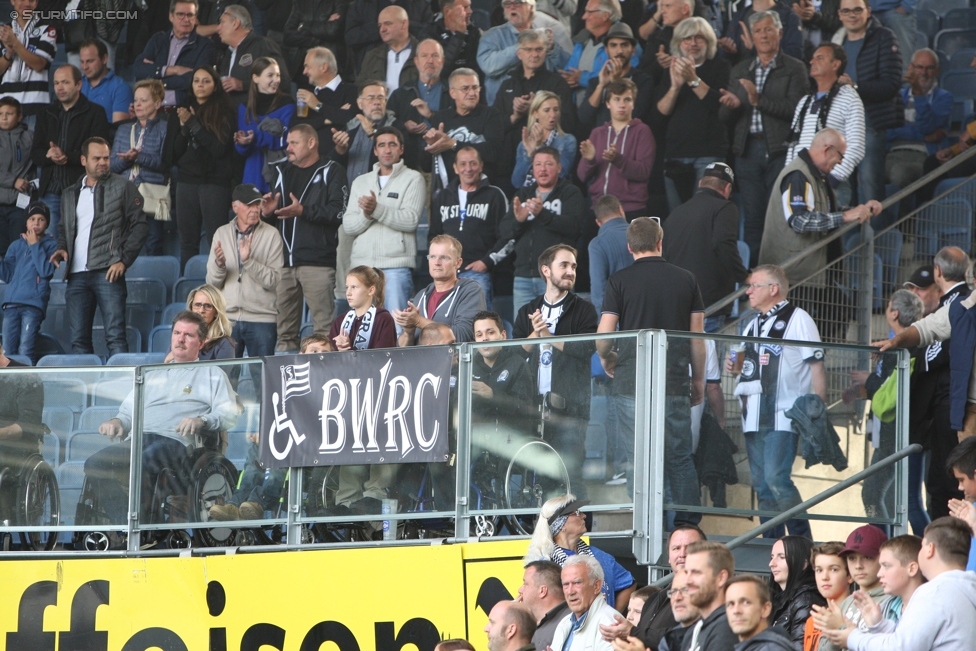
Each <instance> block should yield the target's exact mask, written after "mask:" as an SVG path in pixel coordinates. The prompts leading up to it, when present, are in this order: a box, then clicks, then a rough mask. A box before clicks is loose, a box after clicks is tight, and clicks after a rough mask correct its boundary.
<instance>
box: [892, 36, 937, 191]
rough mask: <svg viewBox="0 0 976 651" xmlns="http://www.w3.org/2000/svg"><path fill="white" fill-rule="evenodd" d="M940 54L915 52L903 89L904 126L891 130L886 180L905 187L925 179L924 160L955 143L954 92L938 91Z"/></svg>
mask: <svg viewBox="0 0 976 651" xmlns="http://www.w3.org/2000/svg"><path fill="white" fill-rule="evenodd" d="M939 72H940V71H939V55H938V54H936V53H935V52H933V51H932V50H930V49H929V48H923V49H921V50H918V51H917V52H915V55H914V56H912V62H911V63H910V64H909V65H908V73H907V74H906V75H905V81H906V82H907V83H908V85H907V86H905V87H904V88H902V89H901V100H902V103H904V105H905V126H902V127H897V128H895V129H888V134H887V137H888V155H887V157H886V158H885V177H886V178H885V180H886V181H887V182H888V183H894V184H895V185H897V186H898V187H900V188H904V187H906V186H908V185H910V184H911V183H913V182H914V181H916V180H918V179H919V178H921V177H922V174H923V173H924V169H925V159H926V158H927V157H928V156H929V155H931V154H934V153H935V152H937V151H939V150H940V149H943V148H945V147H950V146H951V145H952V142H950V141H949V139H948V137H947V136H948V133H947V130H948V129H949V117H950V115H951V114H952V101H953V99H952V93H950V92H949V91H947V90H945V89H943V88H939Z"/></svg>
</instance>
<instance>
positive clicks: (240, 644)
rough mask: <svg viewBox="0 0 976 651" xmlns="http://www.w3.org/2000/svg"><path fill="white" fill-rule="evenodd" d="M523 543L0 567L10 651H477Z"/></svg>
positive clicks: (513, 590) (511, 588) (511, 580)
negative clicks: (466, 645)
mask: <svg viewBox="0 0 976 651" xmlns="http://www.w3.org/2000/svg"><path fill="white" fill-rule="evenodd" d="M525 548H526V541H509V542H484V543H475V544H463V545H437V546H425V547H398V548H370V549H340V550H316V551H288V552H286V551H282V552H270V553H261V554H238V555H232V556H227V555H214V556H206V557H191V558H126V559H122V558H117V559H80V560H70V559H68V560H65V559H62V560H49V561H48V560H30V561H20V560H17V561H6V562H2V563H0V586H3V588H2V589H3V600H2V602H0V626H2V629H3V638H2V639H3V642H2V645H3V646H2V648H3V649H6V650H7V651H149V650H150V649H153V650H154V649H160V650H162V651H207V650H209V651H237V650H240V651H271V650H272V649H278V650H280V651H318V650H319V649H322V651H372V650H373V649H375V650H376V651H399V650H400V649H406V650H407V651H414V649H416V650H417V651H432V650H433V648H434V645H436V643H437V642H438V641H439V640H440V639H442V638H451V637H463V638H466V639H468V640H469V641H470V642H471V643H472V644H474V645H475V647H476V648H477V649H479V650H485V649H487V644H486V637H485V634H484V632H483V631H482V629H483V628H484V626H485V624H486V623H487V621H488V619H487V612H486V611H487V610H490V609H491V606H492V605H494V604H495V603H496V602H497V601H499V600H501V599H506V598H508V599H510V598H513V597H515V596H517V593H518V588H519V586H520V585H521V583H522V563H521V558H522V555H523V554H524V552H525Z"/></svg>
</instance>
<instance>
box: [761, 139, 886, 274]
mask: <svg viewBox="0 0 976 651" xmlns="http://www.w3.org/2000/svg"><path fill="white" fill-rule="evenodd" d="M846 151H847V142H846V141H845V140H844V136H842V135H841V134H840V132H839V131H837V130H836V129H830V128H827V129H823V130H822V131H820V133H818V134H817V135H816V136H814V137H813V142H811V143H810V148H809V149H802V150H800V152H799V153H798V154H797V156H796V158H794V159H793V162H791V163H790V164H789V165H787V166H786V167H785V168H783V171H782V172H780V173H779V176H778V177H777V178H776V182H775V183H774V184H773V191H772V194H771V195H770V197H769V205H768V206H767V207H766V226H765V229H764V230H763V237H762V246H761V247H760V249H759V264H764V265H768V264H782V263H783V262H785V261H786V260H787V259H789V258H791V257H792V256H793V255H794V254H796V253H799V252H800V251H803V250H805V249H807V248H809V247H811V246H813V245H814V244H816V243H817V242H818V241H819V240H820V239H821V238H823V237H824V236H826V235H827V233H828V232H830V231H832V230H834V229H836V228H839V227H840V226H841V225H843V224H846V223H848V222H853V221H858V222H861V223H862V224H863V223H864V222H866V221H867V220H869V219H871V217H873V216H874V215H877V214H879V213H880V212H881V203H880V202H878V201H874V200H871V201H868V202H867V203H865V204H861V205H859V206H856V207H854V208H851V209H849V210H844V211H843V212H842V211H841V209H840V208H839V207H838V201H837V197H836V196H835V195H834V191H833V190H832V189H831V187H830V184H829V183H828V182H827V176H828V175H829V174H830V172H831V170H833V169H834V167H836V166H837V165H839V164H840V162H841V161H842V160H843V158H844V155H845V153H846ZM826 265H827V249H826V247H820V248H819V249H818V250H817V251H814V252H813V253H811V254H810V255H808V256H806V257H805V258H803V259H802V260H801V261H800V262H798V263H796V264H794V265H791V266H790V268H789V269H788V270H787V271H786V274H787V276H788V277H789V279H790V282H792V283H798V282H800V281H802V280H804V279H806V278H809V277H810V276H813V275H814V274H815V273H816V272H817V271H819V270H821V269H823V268H824V267H825V266H826Z"/></svg>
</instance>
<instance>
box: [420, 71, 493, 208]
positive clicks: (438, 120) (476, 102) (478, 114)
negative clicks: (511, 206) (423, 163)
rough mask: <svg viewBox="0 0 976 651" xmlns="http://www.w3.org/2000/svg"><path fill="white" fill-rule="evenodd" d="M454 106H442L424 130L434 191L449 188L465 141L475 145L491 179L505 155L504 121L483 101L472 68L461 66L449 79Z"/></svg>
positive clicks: (432, 189) (479, 85)
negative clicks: (455, 158) (457, 158)
mask: <svg viewBox="0 0 976 651" xmlns="http://www.w3.org/2000/svg"><path fill="white" fill-rule="evenodd" d="M448 85H449V86H450V87H451V90H450V92H451V98H452V99H453V100H454V104H455V105H454V106H453V107H451V108H447V109H441V110H440V111H439V112H438V113H437V114H436V115H434V118H433V119H432V120H431V124H432V125H435V126H434V127H433V128H431V129H428V130H427V132H426V133H425V134H424V140H425V141H426V142H427V147H426V148H425V151H426V152H427V153H428V154H430V156H431V158H430V161H431V166H432V167H431V172H432V178H431V191H433V192H436V191H437V190H440V189H441V188H446V187H447V184H448V183H449V182H450V181H451V179H453V178H454V152H455V151H457V148H458V147H460V146H461V145H462V144H464V143H468V144H469V145H473V146H474V147H475V149H477V150H478V152H479V153H480V154H481V160H482V161H484V163H485V174H487V175H488V178H489V179H493V180H494V179H498V178H499V177H498V176H497V167H498V165H499V162H500V161H501V160H502V158H503V157H504V153H503V152H504V149H503V147H502V142H503V141H504V135H505V122H504V120H503V118H502V116H501V115H500V114H499V113H498V111H496V110H495V109H493V108H490V107H488V106H485V105H484V104H482V103H481V82H480V81H479V80H478V73H476V72H475V71H474V70H471V69H470V68H458V69H457V70H455V71H454V72H452V73H451V76H450V78H449V79H448Z"/></svg>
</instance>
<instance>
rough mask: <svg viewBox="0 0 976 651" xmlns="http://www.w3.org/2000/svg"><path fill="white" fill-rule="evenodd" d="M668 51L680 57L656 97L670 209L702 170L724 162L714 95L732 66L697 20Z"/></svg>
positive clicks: (679, 31)
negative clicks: (661, 117)
mask: <svg viewBox="0 0 976 651" xmlns="http://www.w3.org/2000/svg"><path fill="white" fill-rule="evenodd" d="M671 50H672V51H674V52H679V53H680V55H681V56H675V57H672V59H671V66H670V68H669V72H670V74H669V75H667V76H663V77H662V78H661V81H659V82H658V84H657V88H656V89H655V91H654V98H655V100H657V110H658V111H659V112H660V113H661V115H664V116H667V118H668V124H667V129H666V133H665V138H664V157H665V159H666V167H667V168H668V173H667V176H666V177H665V181H666V187H667V195H668V205H669V206H670V208H671V210H674V209H675V208H677V207H678V206H680V205H681V204H682V203H684V202H685V201H687V200H688V199H690V198H691V195H692V194H693V193H694V186H695V184H697V182H698V181H700V180H701V177H702V174H703V173H704V172H705V167H706V166H707V165H708V164H709V163H715V162H718V161H721V160H722V159H724V158H725V155H726V150H727V149H728V145H727V144H726V141H727V139H726V131H727V130H726V128H725V125H724V124H722V123H721V122H720V121H719V109H720V108H721V105H720V104H719V101H718V100H719V93H718V90H719V89H720V88H727V87H728V85H729V75H730V74H731V71H732V67H731V66H730V65H729V63H728V61H726V60H724V59H722V58H720V57H716V56H715V50H716V41H715V32H714V31H713V30H712V26H711V25H709V24H708V21H706V20H705V19H704V18H698V17H697V16H696V17H692V18H689V19H687V20H684V21H682V22H681V24H680V25H678V26H677V27H676V28H675V30H674V36H673V37H672V39H671ZM689 181H690V182H689Z"/></svg>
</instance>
